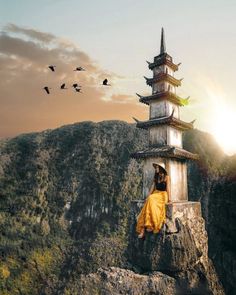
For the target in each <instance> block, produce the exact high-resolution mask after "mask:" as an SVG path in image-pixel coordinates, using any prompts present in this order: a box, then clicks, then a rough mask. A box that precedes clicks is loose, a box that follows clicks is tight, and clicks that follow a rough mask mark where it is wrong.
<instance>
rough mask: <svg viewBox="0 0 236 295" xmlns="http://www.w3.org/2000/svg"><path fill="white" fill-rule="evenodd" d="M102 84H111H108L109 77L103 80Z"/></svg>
mask: <svg viewBox="0 0 236 295" xmlns="http://www.w3.org/2000/svg"><path fill="white" fill-rule="evenodd" d="M102 85H104V86H111V84H108V80H107V78H106V79H105V80H103V82H102Z"/></svg>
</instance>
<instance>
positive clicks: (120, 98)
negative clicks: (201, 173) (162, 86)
mask: <svg viewBox="0 0 236 295" xmlns="http://www.w3.org/2000/svg"><path fill="white" fill-rule="evenodd" d="M0 7H1V10H0V89H1V91H0V138H5V137H13V136H16V135H18V134H21V133H28V132H34V131H42V130H45V129H53V128H58V127H60V126H62V125H65V124H73V123H75V122H81V121H94V122H99V121H103V120H124V121H127V122H130V123H131V122H132V123H133V122H134V121H133V119H132V117H136V118H138V119H139V120H147V119H148V116H149V110H148V106H146V105H144V104H142V103H140V102H139V101H138V98H137V96H136V95H135V93H136V92H138V93H140V94H141V95H148V94H151V88H150V87H149V86H147V85H146V83H145V80H144V78H143V76H147V77H151V76H152V72H151V71H150V70H149V69H148V66H147V63H146V60H148V61H152V60H153V58H154V56H156V55H158V54H159V50H160V34H161V28H162V27H164V29H165V36H166V47H167V52H168V53H169V54H170V55H171V56H172V57H173V59H174V62H175V63H179V62H181V63H182V64H181V66H180V68H179V71H178V72H177V73H176V74H175V76H176V77H177V78H184V80H183V82H182V86H181V88H179V89H178V95H180V96H182V97H187V96H190V103H189V105H188V106H185V107H182V108H181V119H182V120H184V121H187V122H190V121H192V120H193V119H196V122H195V124H194V126H195V128H197V129H199V130H202V131H205V132H209V133H211V134H212V135H213V136H214V137H215V139H216V141H217V142H218V143H219V145H220V146H221V147H222V149H223V150H224V151H225V153H227V154H228V155H232V154H235V153H236V136H235V131H234V128H235V126H236V99H235V91H234V85H235V74H234V72H235V65H236V56H235V50H236V34H235V31H234V28H235V27H236V18H235V15H236V1H235V0H224V1H223V0H214V1H213V0H204V1H202V0H198V1H189V0H188V1H187V0H186V1H185V0H178V1H177V0H175V1H174V0H169V1H159V0H146V1H140V0H126V1H125V0H120V1H115V0H110V1H108V0H100V1H91V0H87V1H85V0H67V1H65V0H39V1H32V0H21V1H19V0H18V1H17V0H9V1H5V0H0ZM49 64H55V65H56V66H57V67H56V71H55V73H52V72H51V71H50V70H49V69H48V68H47V66H48V65H49ZM76 66H83V67H84V68H85V69H86V71H84V72H79V73H78V72H75V71H73V70H74V68H75V67H76ZM105 78H108V80H109V81H110V83H111V85H112V86H111V87H103V86H102V85H101V83H102V81H103V79H105ZM64 82H65V83H66V85H68V86H67V87H68V88H69V89H66V90H60V89H59V86H60V85H61V84H62V83H64ZM74 82H78V83H79V84H81V85H82V91H83V93H75V92H74V91H73V90H72V88H71V87H69V86H71V84H72V83H74ZM44 86H49V87H51V89H50V92H51V93H50V95H47V94H46V93H45V91H44V90H43V87H44Z"/></svg>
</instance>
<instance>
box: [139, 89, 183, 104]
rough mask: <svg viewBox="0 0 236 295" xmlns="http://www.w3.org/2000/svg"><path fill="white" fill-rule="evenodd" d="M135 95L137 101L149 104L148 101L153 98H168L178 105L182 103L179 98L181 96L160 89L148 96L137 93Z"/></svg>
mask: <svg viewBox="0 0 236 295" xmlns="http://www.w3.org/2000/svg"><path fill="white" fill-rule="evenodd" d="M137 95H138V97H139V102H142V103H145V104H147V105H149V102H150V101H154V100H169V101H171V102H173V103H175V104H177V105H179V106H182V103H181V100H180V99H181V98H180V97H179V96H178V95H176V94H174V93H173V92H170V91H162V92H158V93H155V94H152V95H148V96H142V95H139V94H137Z"/></svg>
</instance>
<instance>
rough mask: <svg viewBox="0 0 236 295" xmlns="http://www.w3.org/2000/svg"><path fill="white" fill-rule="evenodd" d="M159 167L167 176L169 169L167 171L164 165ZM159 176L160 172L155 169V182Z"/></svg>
mask: <svg viewBox="0 0 236 295" xmlns="http://www.w3.org/2000/svg"><path fill="white" fill-rule="evenodd" d="M158 167H159V170H160V171H161V172H162V173H164V175H165V176H166V175H168V174H167V171H166V170H165V169H164V168H163V167H161V166H158ZM158 178H159V172H156V171H155V175H154V180H155V182H157V181H158Z"/></svg>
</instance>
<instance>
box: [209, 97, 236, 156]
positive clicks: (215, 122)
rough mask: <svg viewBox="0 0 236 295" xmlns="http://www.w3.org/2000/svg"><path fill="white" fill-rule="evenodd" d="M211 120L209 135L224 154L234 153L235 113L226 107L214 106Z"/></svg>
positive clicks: (235, 141)
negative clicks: (210, 134)
mask: <svg viewBox="0 0 236 295" xmlns="http://www.w3.org/2000/svg"><path fill="white" fill-rule="evenodd" d="M212 111H213V113H212V118H211V123H212V126H211V133H212V135H213V136H214V137H215V139H216V141H217V142H218V143H219V145H220V146H221V147H222V149H223V150H224V152H225V153H227V154H228V155H232V154H235V153H236V134H235V128H236V112H235V111H234V110H233V109H232V108H230V107H229V106H227V105H224V104H222V103H219V104H217V105H215V106H214V109H213V110H212Z"/></svg>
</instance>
